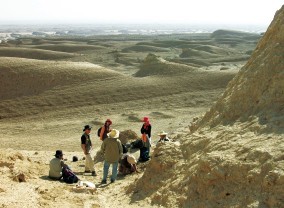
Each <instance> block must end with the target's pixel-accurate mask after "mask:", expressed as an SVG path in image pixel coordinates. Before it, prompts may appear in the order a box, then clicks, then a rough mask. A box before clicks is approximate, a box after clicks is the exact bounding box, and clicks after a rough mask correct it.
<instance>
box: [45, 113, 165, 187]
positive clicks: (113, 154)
mask: <svg viewBox="0 0 284 208" xmlns="http://www.w3.org/2000/svg"><path fill="white" fill-rule="evenodd" d="M142 121H143V125H142V127H141V141H142V144H143V145H142V147H141V148H140V158H139V161H141V160H144V161H146V160H148V159H149V158H150V147H151V128H152V126H151V123H150V120H149V117H144V118H143V119H142ZM111 125H112V121H111V120H110V119H107V120H106V121H105V123H104V125H103V126H102V127H101V128H100V129H99V131H98V136H99V137H100V139H101V140H102V145H101V152H102V153H103V156H104V163H103V178H102V181H101V183H102V184H106V183H107V176H108V171H109V168H110V165H112V174H111V177H110V182H111V183H113V182H115V180H116V179H117V174H118V171H119V172H120V173H121V174H123V175H125V174H129V173H133V172H138V170H137V166H136V163H137V160H136V158H135V157H134V156H133V155H131V154H129V153H127V152H123V147H122V144H121V141H120V140H119V133H120V132H119V131H118V130H116V129H111V128H110V126H111ZM91 131H92V127H91V126H90V125H86V126H84V129H83V132H84V133H83V134H82V136H81V148H82V150H83V153H84V155H85V171H84V172H85V173H90V174H91V175H92V176H97V173H96V171H95V168H94V160H93V159H92V156H91V151H92V147H93V146H92V141H91V138H90V134H91ZM159 136H160V140H159V141H158V142H162V141H168V140H169V139H168V138H167V133H166V132H161V133H160V134H159ZM66 166H67V165H66V164H65V163H64V161H63V152H62V151H61V150H57V151H56V154H55V158H53V159H52V160H51V161H50V171H49V177H50V178H52V179H61V177H62V173H61V172H62V169H63V168H64V167H66ZM67 167H68V166H67Z"/></svg>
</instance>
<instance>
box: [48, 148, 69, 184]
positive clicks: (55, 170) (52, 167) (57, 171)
mask: <svg viewBox="0 0 284 208" xmlns="http://www.w3.org/2000/svg"><path fill="white" fill-rule="evenodd" d="M54 156H55V158H53V159H52V160H51V161H50V163H49V175H48V176H49V178H51V179H54V180H60V179H61V177H62V169H63V167H67V165H66V164H64V161H63V152H62V150H56V153H55V155H54Z"/></svg>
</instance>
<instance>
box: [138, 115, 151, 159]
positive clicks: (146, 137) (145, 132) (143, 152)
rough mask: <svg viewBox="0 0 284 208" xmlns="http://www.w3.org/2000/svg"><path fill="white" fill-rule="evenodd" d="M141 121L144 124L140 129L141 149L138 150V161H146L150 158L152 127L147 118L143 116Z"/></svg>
mask: <svg viewBox="0 0 284 208" xmlns="http://www.w3.org/2000/svg"><path fill="white" fill-rule="evenodd" d="M142 121H143V122H144V123H143V125H142V127H141V134H142V142H143V148H141V149H140V160H142V161H146V160H148V159H149V157H150V147H151V129H152V126H151V123H150V120H149V117H147V116H145V117H144V118H143V120H142Z"/></svg>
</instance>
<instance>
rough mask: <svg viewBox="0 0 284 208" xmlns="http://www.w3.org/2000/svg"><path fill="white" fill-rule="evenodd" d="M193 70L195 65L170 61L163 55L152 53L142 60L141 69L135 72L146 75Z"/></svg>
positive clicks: (141, 75)
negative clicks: (162, 56)
mask: <svg viewBox="0 0 284 208" xmlns="http://www.w3.org/2000/svg"><path fill="white" fill-rule="evenodd" d="M193 70H195V68H194V67H190V66H187V65H184V64H178V63H173V62H169V61H166V60H165V59H163V58H161V57H158V56H156V55H154V54H151V53H150V54H148V56H147V57H146V58H145V60H144V61H143V62H142V64H141V66H140V70H139V71H138V72H137V73H136V74H135V76H137V77H144V76H149V75H159V76H160V75H170V74H179V73H183V72H190V71H193Z"/></svg>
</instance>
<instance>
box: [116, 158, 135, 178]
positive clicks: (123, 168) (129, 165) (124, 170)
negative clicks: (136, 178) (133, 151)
mask: <svg viewBox="0 0 284 208" xmlns="http://www.w3.org/2000/svg"><path fill="white" fill-rule="evenodd" d="M136 163H137V161H136V159H135V157H134V156H133V155H129V154H123V156H122V158H121V161H120V165H119V173H120V174H122V175H126V174H131V173H134V172H136V173H138V171H137V166H136Z"/></svg>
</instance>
